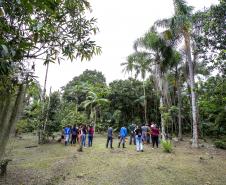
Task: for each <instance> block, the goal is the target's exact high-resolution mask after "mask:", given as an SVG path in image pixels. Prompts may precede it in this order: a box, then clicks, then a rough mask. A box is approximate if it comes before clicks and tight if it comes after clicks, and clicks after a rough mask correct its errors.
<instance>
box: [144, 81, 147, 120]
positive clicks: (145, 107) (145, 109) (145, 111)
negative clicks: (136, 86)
mask: <svg viewBox="0 0 226 185" xmlns="http://www.w3.org/2000/svg"><path fill="white" fill-rule="evenodd" d="M143 91H144V119H145V123H146V124H147V123H148V119H147V99H146V89H145V81H144V79H143Z"/></svg>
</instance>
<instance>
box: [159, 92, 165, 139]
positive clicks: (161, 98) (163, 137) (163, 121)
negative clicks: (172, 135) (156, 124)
mask: <svg viewBox="0 0 226 185" xmlns="http://www.w3.org/2000/svg"><path fill="white" fill-rule="evenodd" d="M163 106H164V104H163V96H162V95H160V107H163ZM161 134H162V140H163V141H165V140H166V137H165V135H166V133H165V120H164V118H163V114H162V113H161Z"/></svg>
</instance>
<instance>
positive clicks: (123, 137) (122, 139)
mask: <svg viewBox="0 0 226 185" xmlns="http://www.w3.org/2000/svg"><path fill="white" fill-rule="evenodd" d="M125 140H126V137H125V136H121V137H120V140H119V143H118V147H120V145H121V142H122V146H123V148H125Z"/></svg>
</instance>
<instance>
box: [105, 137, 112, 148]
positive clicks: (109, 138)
mask: <svg viewBox="0 0 226 185" xmlns="http://www.w3.org/2000/svg"><path fill="white" fill-rule="evenodd" d="M109 142H110V147H111V148H112V142H113V138H112V136H108V138H107V143H106V148H108V144H109Z"/></svg>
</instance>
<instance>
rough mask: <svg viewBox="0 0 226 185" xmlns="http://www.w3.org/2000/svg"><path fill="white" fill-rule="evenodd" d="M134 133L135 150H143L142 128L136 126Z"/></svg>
mask: <svg viewBox="0 0 226 185" xmlns="http://www.w3.org/2000/svg"><path fill="white" fill-rule="evenodd" d="M135 135H136V136H135V137H136V149H137V152H143V151H144V150H143V142H142V130H141V127H140V126H139V127H137V128H136V130H135Z"/></svg>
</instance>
